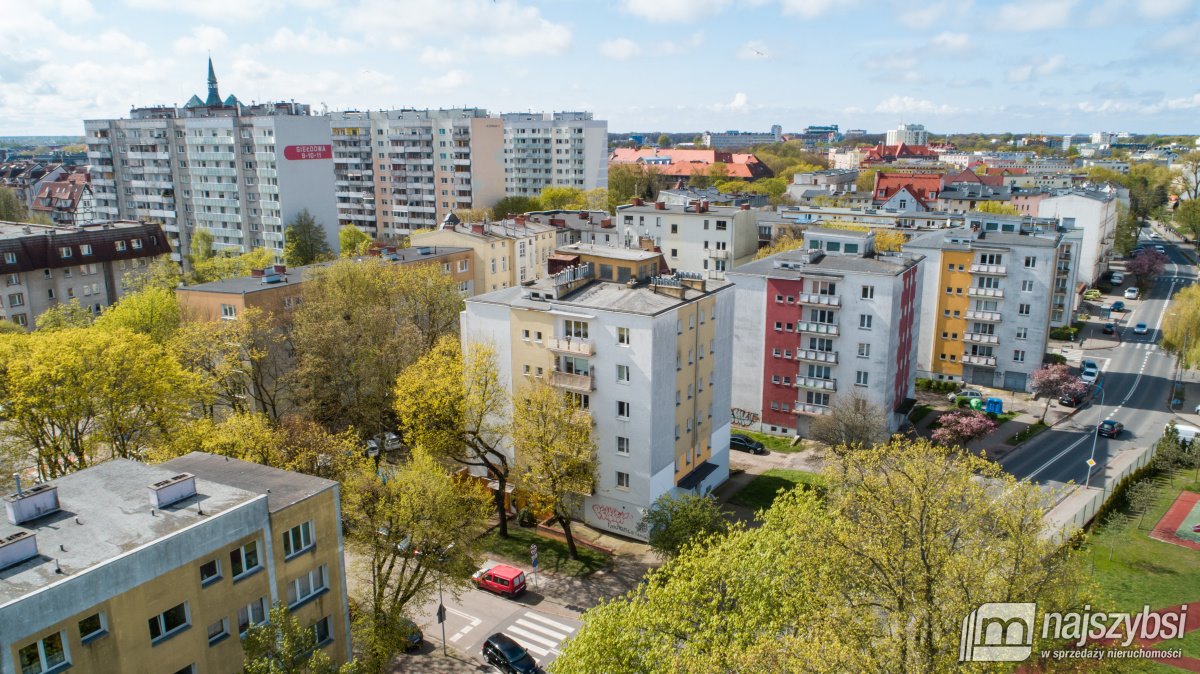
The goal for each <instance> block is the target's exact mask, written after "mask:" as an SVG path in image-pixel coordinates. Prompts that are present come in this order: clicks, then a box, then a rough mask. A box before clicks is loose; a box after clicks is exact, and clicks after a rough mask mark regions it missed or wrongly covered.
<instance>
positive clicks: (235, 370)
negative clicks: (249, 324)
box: [170, 321, 248, 418]
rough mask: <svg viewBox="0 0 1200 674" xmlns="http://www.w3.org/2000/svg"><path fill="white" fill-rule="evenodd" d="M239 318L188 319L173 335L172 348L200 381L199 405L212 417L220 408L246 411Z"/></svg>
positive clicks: (244, 372)
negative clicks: (228, 319)
mask: <svg viewBox="0 0 1200 674" xmlns="http://www.w3.org/2000/svg"><path fill="white" fill-rule="evenodd" d="M239 328H240V326H239V325H238V321H187V322H185V323H184V324H183V325H181V326H180V327H179V330H177V331H176V332H175V334H174V335H173V336H172V338H171V343H170V350H171V352H172V353H174V354H175V357H176V359H177V360H178V361H179V364H180V365H182V366H183V367H184V369H186V370H188V371H189V372H192V373H193V374H194V376H195V377H196V381H197V382H198V395H197V397H196V405H197V406H198V407H199V409H200V411H201V412H202V413H203V414H204V416H207V417H209V418H212V417H215V416H216V414H217V410H218V409H221V410H226V411H228V412H231V413H240V412H245V411H246V379H247V375H248V373H247V368H246V363H245V361H244V360H243V359H242V353H241V344H240V335H239V334H238V333H239Z"/></svg>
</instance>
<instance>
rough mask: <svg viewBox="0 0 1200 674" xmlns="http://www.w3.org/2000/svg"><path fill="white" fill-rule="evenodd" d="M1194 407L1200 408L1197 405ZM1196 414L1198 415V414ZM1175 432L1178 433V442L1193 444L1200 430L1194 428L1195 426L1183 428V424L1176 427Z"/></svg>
mask: <svg viewBox="0 0 1200 674" xmlns="http://www.w3.org/2000/svg"><path fill="white" fill-rule="evenodd" d="M1196 407H1198V408H1200V405H1197V406H1196ZM1197 414H1200V412H1198V413H1197ZM1163 430H1166V429H1163ZM1175 431H1176V432H1177V433H1179V441H1180V442H1187V443H1193V442H1195V441H1196V436H1197V435H1200V428H1196V427H1195V426H1185V425H1183V424H1180V425H1178V426H1176V427H1175Z"/></svg>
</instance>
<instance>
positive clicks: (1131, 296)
mask: <svg viewBox="0 0 1200 674" xmlns="http://www.w3.org/2000/svg"><path fill="white" fill-rule="evenodd" d="M1137 298H1138V289H1137V288H1126V289H1125V299H1127V300H1136V299H1137Z"/></svg>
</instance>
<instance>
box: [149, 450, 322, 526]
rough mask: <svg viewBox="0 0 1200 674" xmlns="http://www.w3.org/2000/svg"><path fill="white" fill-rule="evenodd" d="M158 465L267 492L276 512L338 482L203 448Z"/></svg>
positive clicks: (235, 485) (271, 507)
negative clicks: (209, 451)
mask: <svg viewBox="0 0 1200 674" xmlns="http://www.w3.org/2000/svg"><path fill="white" fill-rule="evenodd" d="M159 465H161V466H162V467H163V468H166V469H167V470H169V471H171V472H172V474H174V473H180V472H184V473H191V474H192V475H195V476H196V477H197V478H199V479H202V480H208V481H210V482H213V483H216V484H222V485H225V486H227V487H231V488H234V489H239V490H243V491H246V492H250V493H253V494H266V495H267V510H268V511H270V512H273V513H274V512H279V511H280V510H283V509H284V508H286V507H288V506H290V505H293V504H296V503H299V502H300V501H303V500H304V499H306V498H309V497H310V496H315V495H316V494H319V493H321V492H323V491H325V490H326V489H332V488H333V487H335V486H337V482H334V481H333V480H326V479H325V478H323V477H316V476H314V475H305V474H304V473H296V472H293V471H289V470H283V469H281V468H272V467H270V466H264V465H262V464H258V463H251V462H249V461H242V460H240V459H231V458H229V457H227V456H218V455H216V454H205V453H204V452H192V453H191V454H187V455H185V456H180V457H177V458H174V459H171V460H170V461H167V462H165V463H162V464H159Z"/></svg>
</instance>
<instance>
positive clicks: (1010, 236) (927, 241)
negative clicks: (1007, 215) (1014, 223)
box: [904, 227, 1058, 250]
mask: <svg viewBox="0 0 1200 674" xmlns="http://www.w3.org/2000/svg"><path fill="white" fill-rule="evenodd" d="M972 234H973V233H972V232H971V231H969V230H967V229H966V228H965V227H955V228H954V229H942V230H937V231H933V232H928V233H926V234H921V235H919V236H915V237H913V238H912V239H910V240H909V241H908V242H907V243H905V244H904V248H905V249H908V248H933V249H938V250H941V249H944V248H951V249H954V248H961V247H962V245H961V244H954V243H950V242H949V241H948V239H955V238H963V237H969V236H970V237H972V239H973V241H972V243H971V245H972V246H973V247H987V246H995V247H1014V248H1015V247H1022V246H1024V247H1033V248H1055V247H1057V246H1058V235H1057V234H1054V235H1053V236H1046V235H1044V234H1042V235H1038V234H1037V233H1029V234H1018V233H1017V232H996V231H992V232H984V236H983V237H979V236H977V235H975V236H972Z"/></svg>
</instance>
